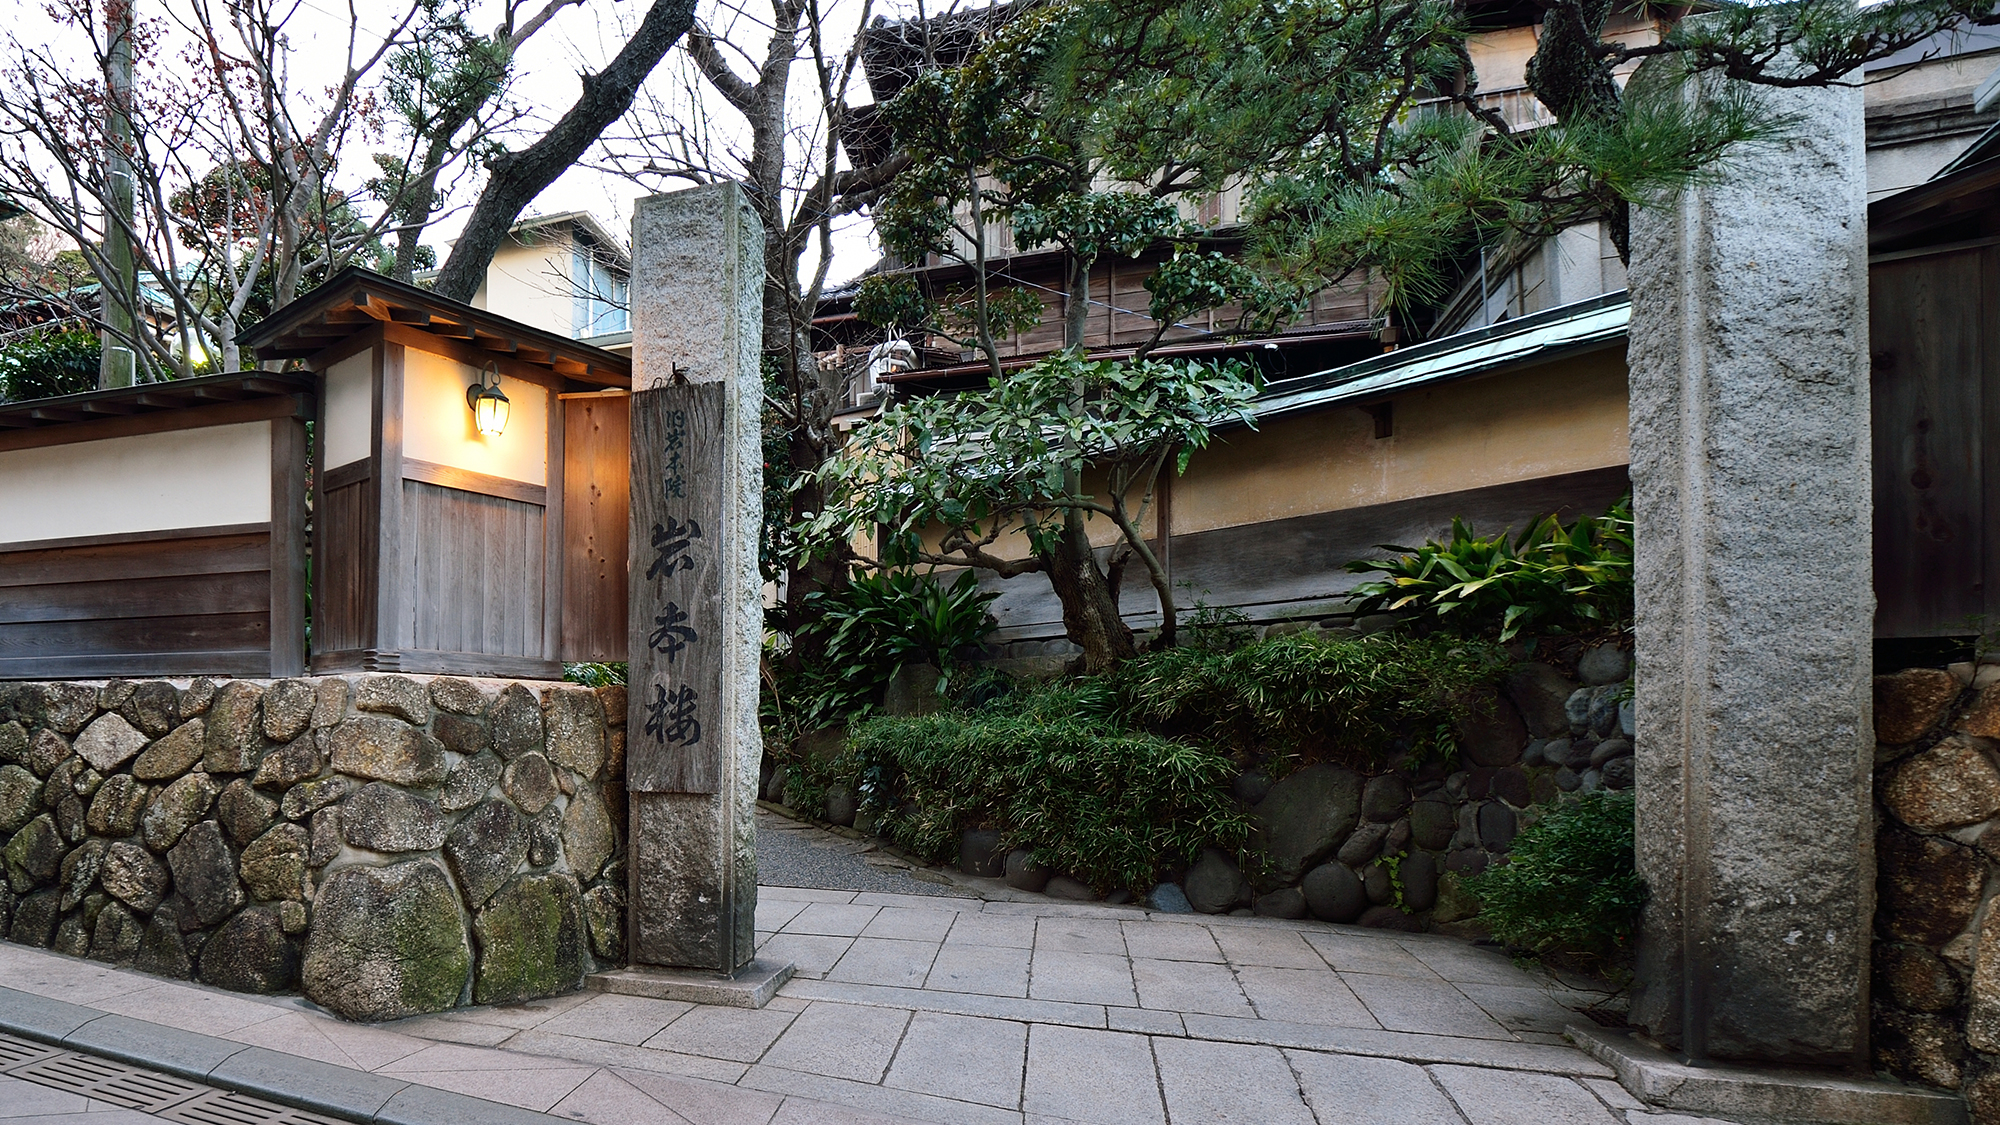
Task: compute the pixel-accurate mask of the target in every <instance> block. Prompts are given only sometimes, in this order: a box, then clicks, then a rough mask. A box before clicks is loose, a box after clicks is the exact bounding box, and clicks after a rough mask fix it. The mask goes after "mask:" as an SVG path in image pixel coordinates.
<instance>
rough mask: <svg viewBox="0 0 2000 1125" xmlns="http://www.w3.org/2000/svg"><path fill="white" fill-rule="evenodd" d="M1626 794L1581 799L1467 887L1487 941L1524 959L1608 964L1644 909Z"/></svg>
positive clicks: (1535, 827)
mask: <svg viewBox="0 0 2000 1125" xmlns="http://www.w3.org/2000/svg"><path fill="white" fill-rule="evenodd" d="M1634 809H1635V801H1634V798H1633V795H1632V792H1631V791H1630V790H1622V791H1620V790H1599V791H1597V792H1594V793H1584V794H1580V795H1578V796H1576V797H1573V798H1571V799H1569V800H1567V801H1564V802H1562V803H1561V804H1559V805H1556V806H1555V807H1554V808H1552V809H1550V810H1549V811H1548V813H1547V814H1545V815H1544V816H1543V817H1542V818H1541V819H1540V820H1538V821H1536V822H1535V823H1534V824H1532V825H1530V826H1529V827H1528V828H1527V829H1525V830H1523V831H1522V833H1521V834H1520V835H1519V836H1516V837H1515V838H1514V845H1513V850H1512V852H1511V853H1510V854H1509V856H1508V860H1507V862H1506V863H1505V864H1502V865H1501V866H1499V867H1494V868H1491V869H1489V870H1487V871H1486V872H1485V873H1483V874H1481V875H1478V876H1476V877H1474V878H1473V879H1471V880H1469V881H1468V884H1467V887H1468V889H1469V890H1470V891H1471V892H1472V893H1473V895H1475V896H1476V897H1477V898H1478V899H1479V900H1480V902H1481V903H1482V904H1483V906H1484V909H1483V910H1482V911H1481V913H1480V920H1481V921H1482V922H1484V923H1486V925H1487V927H1488V928H1489V929H1490V930H1491V931H1492V933H1493V936H1494V937H1496V938H1498V939H1500V940H1501V941H1504V942H1506V943H1507V944H1508V945H1510V946H1513V947H1515V948H1517V949H1522V950H1525V951H1527V952H1530V953H1573V954H1582V955H1586V956H1596V957H1607V958H1608V957H1614V956H1616V955H1617V954H1620V953H1622V952H1623V951H1624V950H1626V949H1627V948H1629V947H1630V945H1631V943H1632V935H1633V931H1634V930H1635V928H1636V927H1637V926H1638V922H1639V908H1640V907H1641V906H1643V905H1645V902H1646V888H1645V884H1644V883H1643V882H1642V881H1641V880H1640V878H1639V872H1638V868H1637V863H1636V860H1635V852H1634V846H1633V826H1632V818H1633V812H1634Z"/></svg>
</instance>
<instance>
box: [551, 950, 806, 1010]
mask: <svg viewBox="0 0 2000 1125" xmlns="http://www.w3.org/2000/svg"><path fill="white" fill-rule="evenodd" d="M792 970H793V966H792V963H791V962H790V961H752V962H750V963H749V964H748V965H745V966H743V967H742V968H740V969H738V970H736V971H735V972H734V973H731V974H730V975H728V976H723V975H722V974H720V973H711V972H706V971H704V970H701V969H643V968H634V969H613V970H612V971H610V972H608V973H593V974H591V976H590V977H589V979H587V980H586V981H585V982H584V983H585V984H586V985H588V986H589V987H590V988H591V990H592V991H595V992H610V993H614V994H616V995H619V996H644V997H646V998H648V999H651V1000H679V1001H681V1002H683V1003H687V1004H718V1005H721V1006H722V1007H725V1008H761V1007H763V1006H764V1005H766V1004H769V1003H770V1002H771V997H773V996H776V995H777V994H778V989H779V988H781V987H783V986H784V983H785V982H786V981H788V980H790V979H792Z"/></svg>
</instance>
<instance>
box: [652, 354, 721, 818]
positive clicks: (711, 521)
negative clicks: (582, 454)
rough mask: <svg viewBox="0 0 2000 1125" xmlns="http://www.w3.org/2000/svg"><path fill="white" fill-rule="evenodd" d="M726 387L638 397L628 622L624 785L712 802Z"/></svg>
mask: <svg viewBox="0 0 2000 1125" xmlns="http://www.w3.org/2000/svg"><path fill="white" fill-rule="evenodd" d="M722 396H723V385H722V384H721V383H719V382H712V383H690V384H681V385H675V386H664V387H657V388H654V389H652V390H644V391H637V392H635V393H634V394H633V395H632V521H631V552H632V573H631V618H630V624H629V628H630V649H629V655H628V657H627V659H628V662H629V668H628V670H627V677H626V679H627V683H628V684H629V685H630V691H629V698H630V704H629V707H630V710H629V711H628V717H627V723H626V728H625V730H626V744H625V787H626V788H627V789H628V790H631V791H632V792H635V793H714V792H716V791H717V790H718V789H719V788H720V786H721V784H722V780H723V777H722V754H723V750H724V745H723V744H724V742H725V741H726V740H727V739H728V737H729V732H728V725H727V723H726V721H725V719H724V716H723V712H722V645H723V640H724V637H723V629H722V588H721V568H720V566H719V565H718V563H719V560H720V559H722V558H723V557H724V551H723V542H722V537H723V536H724V535H725V534H732V535H740V534H744V531H743V529H740V528H734V527H729V528H725V527H724V526H723V520H722V497H723V493H724V490H725V488H726V487H727V482H726V481H725V480H724V479H723V477H724V474H725V455H724V449H723V443H722V432H723V430H722V426H723V417H722Z"/></svg>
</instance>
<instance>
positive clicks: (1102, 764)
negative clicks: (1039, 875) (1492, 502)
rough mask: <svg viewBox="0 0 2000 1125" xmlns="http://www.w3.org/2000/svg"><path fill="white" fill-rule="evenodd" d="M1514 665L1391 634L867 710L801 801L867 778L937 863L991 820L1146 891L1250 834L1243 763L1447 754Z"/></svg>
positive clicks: (882, 817)
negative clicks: (971, 698)
mask: <svg viewBox="0 0 2000 1125" xmlns="http://www.w3.org/2000/svg"><path fill="white" fill-rule="evenodd" d="M1505 666H1506V662H1505V660H1504V657H1503V656H1502V655H1501V654H1499V653H1498V652H1497V650H1491V649H1488V648H1486V647H1484V646H1480V645H1475V644H1467V643H1466V642H1463V641H1452V640H1449V639H1445V638H1405V637H1396V636H1391V635H1378V636H1374V637H1365V638H1338V637H1329V636H1327V635H1325V634H1323V633H1318V632H1304V633H1296V634H1291V635H1288V636H1283V637H1274V638H1272V639H1270V640H1266V641H1261V642H1258V643H1256V644H1252V645H1248V646H1246V647H1244V648H1241V649H1238V650H1236V651H1233V652H1216V651H1203V650H1197V649H1174V650H1170V651H1167V652H1161V653H1156V654H1152V655H1148V656H1142V657H1139V658H1138V659H1136V660H1132V661H1130V662H1128V663H1127V664H1125V665H1124V666H1123V667H1121V668H1120V669H1119V670H1118V671H1116V672H1114V673H1111V674H1109V675H1105V676H1098V677H1090V678H1084V679H1073V680H1064V681H1057V682H1053V683H1047V684H1039V685H1026V686H1022V687H1020V688H1018V689H1017V690H1016V691H1015V693H1014V694H1012V695H1008V696H1006V697H1004V698H1002V699H999V700H997V701H994V702H990V703H987V704H985V705H983V706H980V707H976V708H962V709H959V710H953V711H946V712H942V713H938V714H933V715H927V716H923V717H921V718H900V717H877V718H873V719H868V720H866V721H863V722H860V723H857V724H855V726H854V727H853V728H852V729H851V730H850V732H849V735H848V740H847V746H848V750H847V753H846V754H845V755H843V756H842V758H841V759H840V760H838V761H836V762H833V763H828V764H827V765H826V766H825V767H822V768H820V769H818V770H816V771H810V772H814V773H815V775H817V774H818V773H825V774H826V776H825V777H818V776H814V777H812V778H807V777H805V776H804V774H805V773H806V772H809V771H808V770H807V769H806V767H807V765H808V764H807V763H802V762H795V763H794V765H795V766H797V767H799V768H800V771H801V777H800V783H799V785H798V789H799V792H800V793H801V794H802V795H811V794H809V793H808V790H812V789H813V787H812V786H811V785H810V784H807V783H808V782H809V781H817V782H818V783H820V784H824V783H825V782H826V781H829V780H832V779H833V778H834V777H841V778H849V779H853V778H858V779H859V781H860V787H861V792H862V797H863V801H864V807H866V808H868V809H869V810H870V811H871V812H873V813H875V815H876V817H877V823H878V824H879V825H880V829H881V831H883V832H885V833H886V834H888V835H889V836H890V837H891V838H893V839H895V840H896V841H897V842H899V843H901V844H903V845H904V846H905V847H908V848H910V849H911V850H912V851H915V852H917V853H919V854H921V855H923V856H925V857H926V858H929V859H933V860H946V859H950V858H952V857H953V856H955V855H956V854H957V851H958V843H959V834H960V833H961V832H962V831H964V830H965V829H967V828H974V827H982V826H983V827H992V828H997V829H999V830H1000V831H1001V832H1002V833H1003V835H1004V836H1005V837H1006V839H1007V841H1008V843H1009V844H1010V845H1013V846H1028V847H1031V848H1032V849H1033V850H1034V853H1035V858H1036V859H1037V860H1038V861H1040V862H1042V863H1045V864H1047V865H1049V866H1050V867H1053V868H1055V869H1057V870H1060V871H1066V872H1069V873H1071V874H1073V875H1075V876H1077V877H1078V878H1081V879H1084V880H1086V881H1088V882H1090V883H1092V884H1093V885H1095V886H1098V887H1100V888H1109V887H1119V886H1123V887H1130V888H1133V889H1135V890H1144V889H1146V888H1147V887H1149V886H1150V885H1151V884H1152V881H1153V880H1154V879H1156V878H1157V877H1158V876H1159V875H1160V874H1161V870H1162V868H1163V867H1166V866H1171V865H1175V864H1180V863H1185V862H1188V861H1191V860H1192V859H1193V858H1194V857H1195V856H1196V855H1197V854H1199V852H1200V851H1201V849H1202V848H1204V847H1217V848H1221V849H1223V850H1225V851H1234V850H1236V849H1238V848H1239V847H1241V846H1242V845H1243V843H1244V841H1245V839H1246V838H1247V837H1248V835H1249V829H1250V824H1249V818H1248V817H1247V815H1246V814H1245V813H1244V811H1243V809H1242V807H1241V806H1240V805H1238V804H1237V802H1236V801H1235V799H1234V798H1233V797H1232V796H1231V795H1230V792H1229V785H1230V782H1231V781H1232V780H1233V779H1234V778H1235V777H1236V775H1237V774H1238V773H1239V772H1241V770H1242V769H1243V768H1244V763H1245V762H1248V761H1257V762H1262V763H1264V764H1265V765H1266V766H1267V767H1268V768H1274V769H1276V770H1277V771H1279V772H1282V771H1283V770H1284V769H1285V768H1287V767H1288V766H1290V765H1292V764H1294V763H1299V762H1305V761H1336V762H1340V763H1342V764H1346V765H1350V766H1355V767H1358V768H1365V769H1374V768H1379V767H1381V766H1383V765H1385V764H1391V763H1393V762H1397V761H1404V760H1422V759H1426V758H1430V757H1445V758H1448V757H1450V755H1451V754H1452V753H1453V750H1454V746H1453V742H1452V736H1451V725H1452V722H1453V720H1454V718H1455V717H1456V713H1457V708H1458V707H1459V705H1460V704H1459V703H1458V702H1456V701H1458V700H1460V699H1463V698H1465V696H1466V693H1467V691H1468V689H1471V688H1475V687H1477V686H1479V685H1481V684H1484V683H1488V682H1490V681H1491V680H1492V679H1494V678H1495V677H1496V676H1497V675H1498V674H1499V672H1500V671H1501V670H1502V669H1503V668H1504V667H1505ZM813 792H817V790H813Z"/></svg>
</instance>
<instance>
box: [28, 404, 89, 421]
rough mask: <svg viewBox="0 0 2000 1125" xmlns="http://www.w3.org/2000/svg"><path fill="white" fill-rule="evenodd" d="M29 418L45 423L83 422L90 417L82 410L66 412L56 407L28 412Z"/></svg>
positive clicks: (41, 407) (46, 407) (45, 407)
mask: <svg viewBox="0 0 2000 1125" xmlns="http://www.w3.org/2000/svg"><path fill="white" fill-rule="evenodd" d="M28 417H30V418H34V419H37V420H38V421H43V422H81V421H83V420H84V419H86V418H89V417H90V415H89V414H87V413H85V412H84V411H81V410H64V409H62V408H61V407H56V406H38V407H36V408H35V409H33V410H30V411H28Z"/></svg>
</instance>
